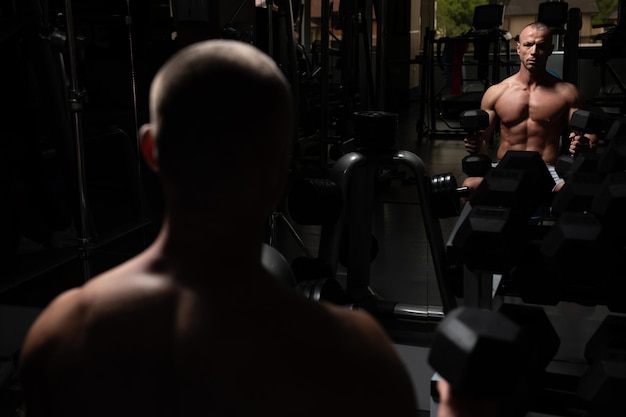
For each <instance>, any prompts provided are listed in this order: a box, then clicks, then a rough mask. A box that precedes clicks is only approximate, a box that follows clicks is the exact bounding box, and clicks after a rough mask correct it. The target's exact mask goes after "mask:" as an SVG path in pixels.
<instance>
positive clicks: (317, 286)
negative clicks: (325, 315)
mask: <svg viewBox="0 0 626 417" xmlns="http://www.w3.org/2000/svg"><path fill="white" fill-rule="evenodd" d="M295 289H296V292H298V293H299V294H300V295H302V296H303V297H304V298H307V299H309V300H313V301H326V302H330V303H333V304H337V305H349V304H350V299H349V298H348V296H347V295H346V293H345V291H344V290H343V288H342V287H341V285H340V284H339V282H337V280H336V279H334V278H318V279H311V280H308V281H303V282H300V283H298V284H297V285H296V287H295Z"/></svg>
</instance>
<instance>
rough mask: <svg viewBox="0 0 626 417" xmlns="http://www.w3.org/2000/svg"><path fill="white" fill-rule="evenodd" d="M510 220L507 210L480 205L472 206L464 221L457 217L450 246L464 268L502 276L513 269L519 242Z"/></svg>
mask: <svg viewBox="0 0 626 417" xmlns="http://www.w3.org/2000/svg"><path fill="white" fill-rule="evenodd" d="M511 218H512V214H511V208H509V207H495V206H482V205H472V206H471V210H470V212H469V213H468V214H467V216H466V217H464V218H463V217H459V222H460V223H458V224H459V225H460V226H459V227H458V229H457V230H456V233H455V234H454V237H453V240H452V244H453V246H454V247H455V248H456V249H458V250H459V252H460V253H461V256H462V259H463V264H464V265H465V266H466V267H467V268H469V269H470V270H471V271H484V272H487V271H489V272H496V273H505V272H507V271H509V270H510V268H512V266H513V265H515V263H516V261H517V259H518V256H519V255H518V254H519V253H520V249H521V246H520V244H521V242H522V241H523V239H520V238H519V236H520V235H521V234H522V232H521V228H520V227H519V224H517V222H514V221H512V220H511Z"/></svg>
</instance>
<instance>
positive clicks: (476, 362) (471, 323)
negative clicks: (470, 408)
mask: <svg viewBox="0 0 626 417" xmlns="http://www.w3.org/2000/svg"><path fill="white" fill-rule="evenodd" d="M520 341H521V329H520V328H519V326H517V325H516V324H515V323H513V322H512V321H511V320H510V319H508V318H506V317H504V316H503V315H501V314H498V313H496V312H493V311H489V310H480V309H474V308H468V307H464V306H463V307H458V308H456V309H455V310H453V311H450V312H449V313H448V314H447V315H446V318H445V319H444V320H442V321H441V323H439V325H438V327H437V331H436V333H435V336H434V340H433V343H432V345H431V349H430V352H429V354H428V364H429V365H430V366H431V367H432V368H433V369H434V370H435V372H437V373H438V374H440V375H441V376H442V377H443V378H444V379H446V380H447V381H448V382H449V383H450V384H451V386H452V389H453V390H454V391H455V394H458V395H466V396H476V397H480V398H498V397H500V396H503V395H504V394H505V393H507V392H510V391H511V390H512V389H513V387H514V386H515V385H516V383H517V381H515V379H516V378H517V376H519V375H521V373H522V370H523V368H522V363H521V361H516V360H512V359H513V358H519V357H521V356H522V352H523V351H522V346H521V343H519V342H520Z"/></svg>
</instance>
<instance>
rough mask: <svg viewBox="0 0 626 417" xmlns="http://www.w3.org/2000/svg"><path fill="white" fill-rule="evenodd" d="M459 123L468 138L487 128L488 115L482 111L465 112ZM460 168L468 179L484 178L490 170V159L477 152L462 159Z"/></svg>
mask: <svg viewBox="0 0 626 417" xmlns="http://www.w3.org/2000/svg"><path fill="white" fill-rule="evenodd" d="M459 122H460V123H461V128H462V129H463V130H465V131H466V132H467V134H468V136H475V135H477V134H478V133H479V132H481V131H483V130H485V129H486V128H487V127H489V114H488V113H487V112H486V111H484V110H466V111H464V112H462V113H461V115H460V116H459ZM461 166H462V167H463V172H464V173H465V174H467V176H468V177H484V176H485V174H486V173H487V171H489V169H490V168H491V158H489V157H488V156H487V155H485V154H481V153H479V152H478V150H477V151H476V152H475V153H471V154H470V155H467V156H466V157H465V158H463V160H462V161H461Z"/></svg>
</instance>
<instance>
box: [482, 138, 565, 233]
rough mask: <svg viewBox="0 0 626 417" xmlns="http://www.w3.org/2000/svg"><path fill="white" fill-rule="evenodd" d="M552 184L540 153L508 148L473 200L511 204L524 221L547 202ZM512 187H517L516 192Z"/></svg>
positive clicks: (486, 203)
mask: <svg viewBox="0 0 626 417" xmlns="http://www.w3.org/2000/svg"><path fill="white" fill-rule="evenodd" d="M507 185H508V186H507ZM554 185H555V184H554V180H553V179H552V175H551V174H550V172H549V171H548V168H547V167H546V164H545V162H543V160H542V159H541V155H540V154H539V152H532V151H512V150H510V151H507V152H506V153H505V154H504V156H503V157H502V160H501V161H500V162H499V163H498V166H497V167H495V168H494V169H492V170H491V171H490V172H489V174H488V175H486V176H485V179H484V180H483V181H482V182H481V184H480V185H479V186H478V188H477V189H476V191H475V194H474V197H473V198H472V201H473V202H474V204H481V205H494V204H495V205H499V206H502V205H503V206H506V207H511V208H512V209H513V210H514V214H515V215H516V216H519V217H520V219H522V220H524V221H525V220H528V219H529V218H530V217H531V216H532V215H534V214H535V213H536V211H537V210H538V209H540V208H541V206H543V205H547V204H548V203H549V202H550V199H551V196H552V189H553V188H554ZM511 187H516V191H513V189H512V188H511Z"/></svg>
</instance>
